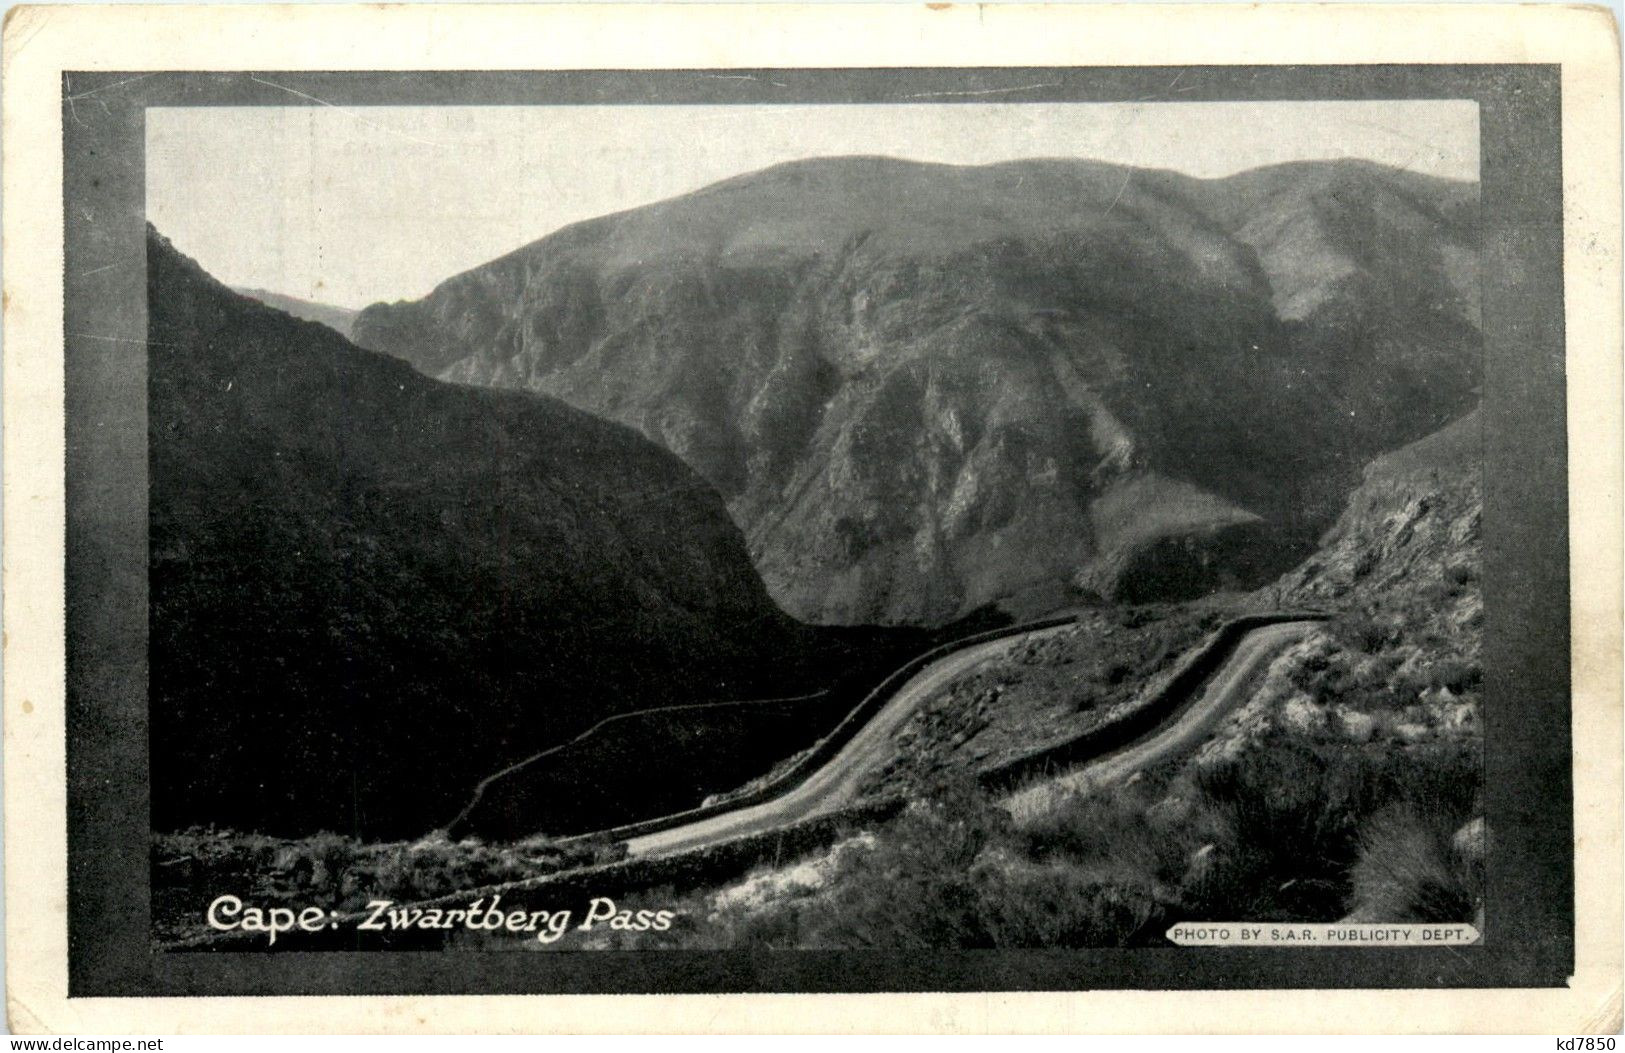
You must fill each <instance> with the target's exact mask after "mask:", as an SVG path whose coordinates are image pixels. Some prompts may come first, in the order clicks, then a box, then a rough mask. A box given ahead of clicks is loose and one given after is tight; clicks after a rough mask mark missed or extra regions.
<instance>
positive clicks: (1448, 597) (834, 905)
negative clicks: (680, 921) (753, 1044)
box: [602, 411, 1495, 948]
mask: <svg viewBox="0 0 1625 1053" xmlns="http://www.w3.org/2000/svg"><path fill="white" fill-rule="evenodd" d="M1481 451H1482V432H1481V422H1480V419H1479V414H1478V413H1477V412H1476V411H1475V412H1473V413H1471V414H1469V415H1467V416H1466V417H1464V418H1462V419H1460V420H1458V421H1456V422H1454V423H1452V424H1450V425H1449V426H1447V427H1446V428H1444V429H1442V430H1440V431H1438V432H1436V433H1434V434H1432V435H1430V436H1428V437H1426V438H1424V439H1422V440H1420V441H1418V442H1415V443H1412V444H1410V445H1408V446H1406V447H1404V448H1402V449H1400V450H1397V451H1394V452H1393V453H1391V454H1388V455H1385V456H1382V457H1379V458H1377V459H1375V460H1374V461H1373V462H1372V463H1371V464H1370V465H1368V466H1367V468H1366V470H1365V472H1364V474H1363V479H1362V482H1361V484H1360V486H1359V487H1358V488H1357V489H1356V491H1355V492H1354V494H1353V495H1352V496H1351V499H1350V501H1349V503H1348V505H1347V507H1346V509H1345V510H1344V512H1343V514H1342V515H1341V516H1340V517H1339V520H1338V523H1337V525H1336V526H1335V528H1334V529H1333V530H1331V531H1330V532H1329V533H1328V534H1327V536H1326V537H1325V538H1324V539H1323V542H1324V543H1323V545H1322V547H1321V548H1320V549H1319V550H1318V551H1317V552H1316V553H1315V554H1314V555H1313V556H1312V557H1311V558H1310V559H1309V560H1307V561H1305V562H1304V564H1303V565H1302V566H1300V567H1297V568H1294V569H1293V570H1292V571H1291V572H1290V573H1288V574H1286V575H1284V576H1283V577H1282V578H1281V579H1280V580H1279V581H1278V582H1277V583H1275V584H1274V585H1273V586H1271V587H1270V588H1268V589H1264V590H1261V591H1260V592H1259V593H1258V594H1257V595H1256V596H1254V597H1252V599H1253V600H1254V601H1257V603H1258V605H1259V606H1262V607H1265V608H1268V607H1273V606H1275V605H1277V604H1281V605H1289V606H1290V605H1298V604H1313V605H1316V606H1320V607H1323V608H1326V609H1328V610H1331V611H1334V612H1336V614H1335V617H1334V618H1333V619H1332V620H1331V621H1329V622H1327V623H1326V625H1325V627H1324V629H1322V630H1320V631H1316V632H1314V633H1312V634H1310V635H1309V636H1308V637H1307V638H1305V639H1304V640H1302V641H1301V642H1299V643H1297V644H1294V645H1292V646H1291V647H1289V648H1288V649H1286V650H1285V651H1283V652H1282V653H1281V654H1280V655H1279V656H1278V657H1277V658H1276V659H1275V661H1274V662H1273V663H1272V664H1271V665H1270V667H1269V670H1268V672H1267V674H1265V675H1264V676H1263V677H1262V678H1261V679H1260V681H1259V682H1258V683H1257V684H1256V685H1255V687H1254V688H1253V689H1252V692H1251V698H1250V700H1249V701H1248V702H1247V704H1246V705H1244V706H1243V707H1242V708H1241V709H1239V710H1237V711H1236V712H1235V713H1233V714H1232V715H1231V716H1230V717H1229V718H1228V719H1227V720H1226V721H1225V723H1224V724H1223V725H1221V727H1220V728H1219V729H1218V730H1217V732H1216V733H1215V734H1214V735H1213V736H1212V738H1211V739H1209V740H1208V741H1207V742H1206V743H1204V744H1203V745H1202V747H1201V748H1199V749H1198V750H1197V751H1196V752H1195V753H1194V754H1191V755H1189V756H1186V757H1181V758H1177V759H1174V760H1171V761H1168V762H1165V763H1163V764H1160V765H1157V766H1155V767H1153V768H1150V769H1147V770H1144V771H1142V772H1140V773H1139V774H1138V775H1136V776H1134V777H1131V778H1129V779H1126V780H1123V781H1121V782H1117V783H1109V784H1106V785H1102V786H1096V787H1085V788H1083V789H1082V790H1079V791H1077V792H1075V793H1074V794H1072V795H1069V796H1064V797H1061V798H1059V799H1057V800H1054V801H1052V802H1048V803H1045V802H1036V803H1034V802H1029V803H1027V804H1025V805H1023V806H1022V807H1020V808H1016V809H1013V810H1010V811H1007V810H1006V809H1004V808H1002V807H999V806H997V802H996V801H993V800H990V799H989V798H988V797H987V796H986V795H983V794H981V793H978V792H975V791H974V790H972V789H970V788H968V786H967V783H966V781H964V775H963V773H965V772H967V771H969V770H975V769H976V768H977V767H978V765H979V764H981V763H984V762H985V757H986V756H987V754H988V753H989V751H990V749H996V748H997V746H998V743H999V741H1000V739H1001V738H1004V737H1007V736H1008V735H1009V732H1010V729H1011V728H1012V727H1022V728H1028V727H1033V726H1035V724H1036V723H1037V720H1036V719H1035V717H1036V716H1037V715H1038V714H1039V712H1040V711H1039V706H1038V705H1037V704H1036V700H1037V699H1039V698H1041V697H1042V695H1043V694H1044V693H1045V692H1047V693H1048V694H1049V696H1050V698H1051V700H1052V711H1053V712H1054V713H1055V714H1056V716H1053V717H1049V719H1050V720H1051V721H1052V722H1053V721H1054V720H1056V719H1058V717H1059V714H1060V712H1061V711H1063V710H1066V709H1075V710H1076V712H1075V713H1074V714H1072V715H1071V716H1070V722H1071V723H1072V725H1073V726H1074V727H1076V726H1080V725H1081V724H1083V723H1084V722H1086V721H1088V720H1089V719H1090V718H1091V711H1092V710H1093V709H1094V707H1095V702H1094V698H1095V697H1096V696H1098V695H1100V694H1103V693H1105V692H1109V691H1110V690H1112V688H1113V687H1114V686H1115V685H1117V684H1119V683H1122V682H1124V681H1127V682H1129V683H1142V684H1143V683H1146V682H1148V681H1153V680H1154V674H1155V672H1156V670H1157V669H1158V667H1159V666H1160V665H1161V664H1162V663H1163V662H1164V661H1165V657H1166V656H1165V655H1164V654H1163V652H1162V649H1161V647H1160V646H1158V647H1154V648H1152V649H1151V650H1149V651H1148V650H1147V649H1146V648H1145V646H1144V645H1145V643H1147V642H1153V643H1157V642H1158V641H1159V638H1160V640H1162V641H1166V640H1167V639H1168V636H1167V635H1166V631H1167V630H1166V629H1160V630H1158V632H1157V635H1156V636H1153V637H1150V638H1149V640H1148V639H1147V638H1146V637H1145V636H1144V635H1139V636H1136V635H1135V634H1136V631H1137V630H1138V631H1140V632H1141V633H1143V630H1144V629H1145V628H1156V625H1157V623H1156V622H1148V623H1141V622H1140V621H1139V618H1133V619H1130V620H1126V621H1125V622H1124V623H1123V624H1120V625H1116V626H1113V625H1109V624H1104V620H1103V619H1098V618H1097V619H1095V621H1094V624H1092V625H1091V624H1089V623H1087V622H1086V623H1085V624H1084V625H1083V627H1082V628H1081V630H1080V631H1078V632H1073V633H1067V634H1057V635H1055V636H1052V637H1050V638H1049V639H1048V640H1046V641H1043V642H1042V643H1041V644H1038V645H1029V646H1026V647H1017V648H1012V650H1011V651H1010V652H1009V653H1008V654H1007V655H1005V656H1004V657H1003V658H1000V659H995V660H993V661H990V662H988V663H986V664H984V665H983V666H982V667H980V668H979V669H976V670H973V671H971V672H969V673H967V674H965V675H963V676H962V677H961V678H959V679H958V680H957V681H955V682H950V683H948V684H945V685H944V686H943V688H942V691H941V693H940V695H939V696H938V697H937V698H936V699H933V700H932V701H930V702H928V703H927V704H926V706H925V707H924V708H923V709H922V717H923V718H924V719H923V720H919V721H915V722H914V723H913V725H911V726H909V727H905V728H904V729H902V730H901V732H900V734H899V736H898V738H899V743H900V744H906V746H907V748H908V751H909V757H908V759H909V760H910V761H912V762H914V764H913V766H914V767H915V768H917V769H918V770H919V774H916V776H915V777H914V778H913V779H912V780H911V782H912V785H911V786H910V788H911V789H913V790H915V792H916V793H917V794H918V795H919V797H920V798H921V799H920V800H919V801H918V802H917V803H915V804H914V805H913V806H912V807H911V808H909V809H908V810H907V811H906V812H905V813H904V814H903V815H902V816H900V817H899V818H897V819H893V820H890V821H888V822H886V823H884V824H882V825H879V826H877V827H876V828H874V829H871V830H864V831H861V832H859V833H857V834H856V835H855V836H850V837H848V838H847V839H846V840H844V841H842V842H840V843H838V844H836V845H835V847H834V848H833V849H830V850H826V851H821V852H816V853H813V854H811V855H804V856H786V857H785V858H783V859H782V860H781V859H774V860H773V861H772V862H771V865H766V866H763V867H761V868H758V869H757V871H755V872H754V873H751V874H749V875H747V876H746V877H744V878H743V879H738V880H733V881H731V882H729V883H725V884H724V883H712V884H711V885H710V887H707V886H706V883H705V882H704V881H703V880H696V881H694V882H692V883H691V887H690V888H688V889H686V890H685V889H681V888H679V889H677V890H676V891H677V892H678V893H685V892H686V895H681V896H680V897H674V890H673V889H670V888H662V889H660V890H658V892H654V893H651V894H646V895H643V896H632V897H617V903H618V904H620V905H622V906H624V907H627V908H630V909H634V910H635V909H640V908H643V907H645V906H651V907H652V906H656V904H657V902H658V905H659V906H660V907H663V908H664V907H673V905H674V904H675V909H676V910H677V911H678V912H679V913H680V915H682V916H685V917H687V918H689V919H692V920H691V921H689V922H688V923H687V924H685V925H683V926H674V928H673V931H672V933H671V934H670V935H669V936H666V937H663V938H661V939H660V940H659V941H658V942H655V943H654V944H653V945H654V946H680V947H694V948H727V947H740V946H767V947H775V948H851V947H876V946H884V947H1028V946H1050V945H1059V946H1114V945H1142V946H1164V947H1166V946H1167V945H1168V944H1167V940H1166V938H1165V935H1164V934H1165V933H1166V932H1167V930H1168V928H1169V926H1171V925H1172V924H1175V923H1177V922H1181V921H1211V920H1212V919H1214V918H1225V919H1233V920H1256V921H1287V920H1302V921H1325V922H1331V921H1337V920H1340V919H1342V920H1349V921H1361V922H1383V923H1389V922H1429V923H1455V924H1459V923H1463V922H1466V923H1472V924H1476V925H1478V926H1479V927H1480V928H1482V927H1483V926H1484V925H1485V916H1484V871H1485V864H1486V860H1487V857H1488V855H1489V853H1491V852H1493V851H1494V845H1495V841H1494V831H1493V830H1492V829H1491V827H1490V826H1489V825H1488V824H1487V823H1486V822H1485V819H1484V813H1483V799H1482V788H1483V762H1484V758H1483V733H1482V727H1483V725H1482V723H1481V720H1482V716H1481V713H1480V695H1481V690H1482V677H1483V674H1482V668H1481V665H1480V657H1481V642H1482V640H1481V637H1482V618H1483V595H1482V592H1481V589H1480V584H1479V562H1480V555H1481V554H1480V541H1479V518H1480V513H1481V510H1482V494H1481V487H1480V482H1479V474H1480V465H1481V464H1482V452H1481ZM1239 599H1240V598H1238V597H1232V598H1231V600H1232V602H1238V601H1239ZM1123 613H1124V614H1129V613H1131V612H1123ZM1142 613H1153V612H1142ZM1165 613H1166V612H1165ZM1200 614H1205V615H1206V616H1207V618H1206V620H1207V621H1208V622H1209V623H1210V622H1211V620H1212V616H1213V614H1214V610H1213V609H1208V610H1206V611H1205V612H1204V610H1203V607H1202V606H1200V605H1198V606H1193V607H1191V608H1189V609H1187V610H1186V611H1184V612H1181V613H1178V614H1176V616H1175V618H1174V619H1170V625H1169V626H1168V628H1172V629H1174V630H1175V631H1176V632H1179V633H1181V634H1182V636H1183V639H1180V640H1179V641H1178V646H1179V647H1181V648H1183V647H1184V646H1187V645H1188V641H1189V640H1190V639H1191V638H1192V637H1193V636H1194V635H1196V632H1195V631H1196V630H1199V629H1200V627H1201V623H1197V622H1195V618H1194V616H1197V615H1200ZM1179 621H1184V622H1185V623H1186V624H1184V625H1180V624H1178V623H1179ZM1108 659H1109V660H1110V661H1111V662H1113V663H1114V670H1113V671H1108V672H1106V673H1105V675H1103V673H1102V665H1103V663H1104V662H1105V661H1106V660H1108ZM1116 668H1121V669H1124V670H1125V672H1123V673H1122V674H1119V673H1117V672H1116V671H1115V669H1116ZM1074 699H1075V700H1076V701H1077V704H1076V705H1075V706H1074V705H1069V702H1071V701H1072V700H1074ZM1107 700H1108V701H1110V696H1108V698H1107ZM1045 716H1049V715H1048V714H1045ZM944 732H945V733H944ZM921 759H924V760H926V761H927V763H924V764H921V763H919V761H920V760H921ZM946 773H960V778H961V781H960V782H958V783H955V782H954V781H952V780H951V779H949V780H944V775H945V774H946ZM903 774H904V775H907V774H909V773H908V772H903ZM926 776H929V778H927V777H926ZM932 780H934V781H935V784H936V788H935V792H930V790H931V787H932ZM1012 811H1013V814H1012ZM623 899H624V900H625V902H624V903H623V902H622V900H623ZM1491 923H1492V924H1493V919H1492V920H1491ZM602 942H604V943H605V944H607V945H610V946H616V945H621V946H642V947H647V946H650V945H651V943H650V942H649V941H640V942H638V943H633V942H632V941H630V940H615V939H614V938H613V937H611V938H610V939H608V940H606V941H602Z"/></svg>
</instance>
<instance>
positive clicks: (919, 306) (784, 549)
mask: <svg viewBox="0 0 1625 1053" xmlns="http://www.w3.org/2000/svg"><path fill="white" fill-rule="evenodd" d="M1476 208H1477V193H1476V188H1475V187H1473V186H1471V185H1463V184H1455V183H1449V182H1444V181H1440V180H1434V179H1427V178H1422V177H1417V176H1414V175H1408V174H1404V173H1398V172H1394V171H1391V170H1388V169H1385V168H1382V167H1380V166H1376V165H1370V164H1364V163H1359V162H1326V163H1320V162H1316V163H1303V164H1294V165H1285V166H1280V167H1277V168H1271V169H1264V170H1259V171H1256V172H1252V173H1246V174H1244V175H1240V176H1235V177H1231V178H1229V179H1222V180H1214V181H1202V180H1195V179H1190V178H1186V177H1183V176H1179V175H1175V174H1172V173H1168V172H1157V171H1146V170H1138V169H1130V168H1124V167H1118V166H1112V165H1106V164H1099V163H1093V162H1082V161H1044V160H1033V161H1022V162H1012V163H1006V164H997V165H990V166H985V167H956V166H946V165H930V164H919V163H913V162H904V161H898V160H891V159H885V158H867V157H853V158H825V159H817V160H809V161H803V162H796V163H791V164H786V165H780V166H777V167H774V168H770V169H767V170H765V171H762V172H757V173H753V174H750V175H746V176H741V177H738V178H735V179H731V180H728V181H725V182H722V183H719V184H716V185H714V186H711V187H708V188H706V189H703V190H700V191H698V192H695V193H693V194H689V195H686V196H684V197H680V198H676V199H673V200H670V201H667V202H663V203H659V204H655V205H651V206H647V207H644V208H639V209H635V210H632V211H629V212H624V213H620V214H616V215H611V216H605V217H602V218H599V219H594V220H590V221H587V222H584V223H580V224H576V225H574V226H571V227H568V228H565V229H563V230H561V231H559V232H557V233H555V234H553V235H551V236H549V237H546V238H543V239H542V240H540V241H538V242H535V243H533V244H531V245H529V246H526V247H524V248H522V249H519V250H518V251H516V252H514V253H511V254H510V255H508V256H505V257H502V258H501V259H498V260H495V261H492V262H491V263H489V264H486V265H484V266H481V267H478V268H475V269H474V270H471V271H468V272H466V273H464V274H460V275H457V276H455V277H453V278H450V279H448V280H447V281H446V282H444V283H443V284H442V285H441V286H440V287H438V288H437V289H435V290H434V292H433V293H432V294H431V295H430V296H428V297H427V298H425V299H423V300H420V301H416V302H411V303H397V304H379V305H374V306H372V307H369V308H368V309H367V310H365V311H364V312H362V314H361V315H360V316H359V317H358V318H357V319H356V324H355V334H356V340H357V342H358V343H360V344H362V345H363V346H366V347H370V348H373V349H376V350H380V351H386V352H388V353H390V354H394V355H397V356H399V357H401V358H404V359H405V360H407V361H409V362H411V363H412V364H413V365H415V366H417V367H418V368H419V369H420V370H422V371H424V372H426V373H429V374H431V375H437V376H443V377H445V378H447V379H452V380H457V381H462V382H465V383H471V384H480V385H487V386H494V387H512V388H522V389H527V390H533V391H540V392H546V393H548V394H552V395H555V396H557V397H559V398H562V399H564V400H565V401H567V402H569V403H571V404H572V405H575V406H578V407H580V408H583V409H586V410H589V411H591V412H593V413H597V414H600V415H603V416H605V417H608V418H610V419H613V420H617V421H621V422H623V423H626V424H629V425H631V426H633V427H635V428H637V429H638V430H640V431H641V432H642V433H643V434H645V435H646V436H648V437H650V438H652V439H654V440H656V441H658V442H660V443H661V444H663V445H664V446H666V447H667V448H668V449H670V450H672V451H673V452H675V453H677V454H678V455H680V456H681V457H682V458H683V459H684V460H685V461H687V463H688V464H689V465H690V466H692V467H693V468H695V469H696V470H697V471H699V472H700V473H701V474H702V475H703V476H705V477H706V478H707V479H708V480H710V481H711V482H712V483H713V484H714V485H715V486H716V487H717V488H718V489H719V490H720V491H721V492H722V494H723V496H724V497H725V499H726V500H727V504H728V508H729V511H730V512H731V513H732V515H733V517H734V518H735V520H736V521H737V522H738V523H739V524H740V526H741V528H742V529H743V530H744V532H745V535H746V537H747V540H748V544H749V548H750V553H751V556H752V558H753V560H754V561H755V563H756V566H757V567H758V569H759V570H760V571H761V573H762V575H763V577H764V578H765V580H766V582H767V584H768V587H769V590H770V591H771V593H772V595H773V596H774V598H775V599H777V600H778V601H779V603H780V604H782V605H783V606H784V607H785V608H786V609H788V610H789V611H790V612H791V613H793V614H795V615H797V616H799V617H802V618H804V619H809V620H814V621H821V622H830V623H851V622H866V621H884V622H935V621H942V620H945V619H947V618H950V617H952V616H954V615H956V614H959V613H962V612H964V611H966V610H968V609H971V608H973V607H976V606H978V605H980V604H983V603H986V602H989V601H1001V602H1005V603H1007V604H1009V605H1012V606H1014V607H1017V608H1019V607H1020V606H1021V604H1022V602H1023V600H1022V598H1023V596H1026V595H1031V594H1034V593H1035V592H1036V593H1040V594H1043V595H1045V596H1046V597H1050V598H1053V597H1054V596H1055V595H1056V592H1055V590H1056V588H1057V585H1058V584H1061V585H1065V586H1066V587H1067V588H1069V589H1070V590H1071V592H1072V594H1073V595H1074V596H1078V595H1088V594H1098V595H1101V596H1104V597H1107V598H1113V599H1121V600H1129V601H1142V600H1149V599H1158V598H1169V597H1181V596H1189V595H1194V594H1198V593H1201V592H1203V591H1206V590H1208V589H1211V588H1213V587H1215V586H1221V585H1234V584H1240V585H1244V586H1251V585H1255V584H1258V583H1261V582H1263V581H1268V580H1271V579H1272V578H1273V577H1274V576H1275V575H1276V574H1278V573H1280V572H1281V571H1282V570H1284V569H1285V568H1287V567H1289V566H1291V565H1293V564H1294V563H1295V562H1296V561H1297V560H1298V559H1300V558H1301V557H1302V556H1303V555H1304V554H1305V553H1306V552H1308V551H1309V550H1311V549H1312V548H1313V542H1314V538H1315V537H1316V536H1317V535H1318V534H1319V533H1320V531H1321V530H1322V529H1324V527H1325V526H1326V525H1327V524H1328V523H1330V522H1331V520H1332V519H1333V518H1335V516H1336V514H1337V511H1338V509H1339V508H1340V507H1341V505H1342V500H1343V497H1344V495H1345V494H1346V492H1347V489H1348V488H1349V487H1350V486H1352V485H1353V483H1354V482H1355V481H1357V478H1358V471H1359V468H1360V466H1362V465H1364V464H1365V463H1366V461H1368V460H1369V459H1370V457H1371V456H1372V455H1373V454H1375V453H1378V452H1380V451H1382V450H1386V449H1392V448H1394V447H1397V446H1399V445H1401V444H1403V443H1405V442H1409V441H1411V440H1414V439H1416V438H1418V437H1420V436H1422V435H1424V434H1427V433H1428V432H1430V431H1432V430H1434V429H1436V428H1438V427H1439V426H1440V425H1442V424H1443V423H1444V422H1445V421H1447V420H1449V419H1451V418H1452V417H1454V416H1457V415H1459V414H1460V413H1461V412H1463V411H1464V410H1465V409H1466V408H1467V407H1468V406H1469V405H1470V403H1471V402H1472V401H1473V399H1474V397H1475V395H1474V392H1475V388H1476V385H1477V382H1478V335H1477V328H1476V319H1477V300H1476V296H1477V293H1476V281H1475V278H1474V262H1475V260H1476V254H1477V241H1476V219H1475V216H1476ZM1046 590H1048V591H1046ZM1046 602H1048V601H1046Z"/></svg>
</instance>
